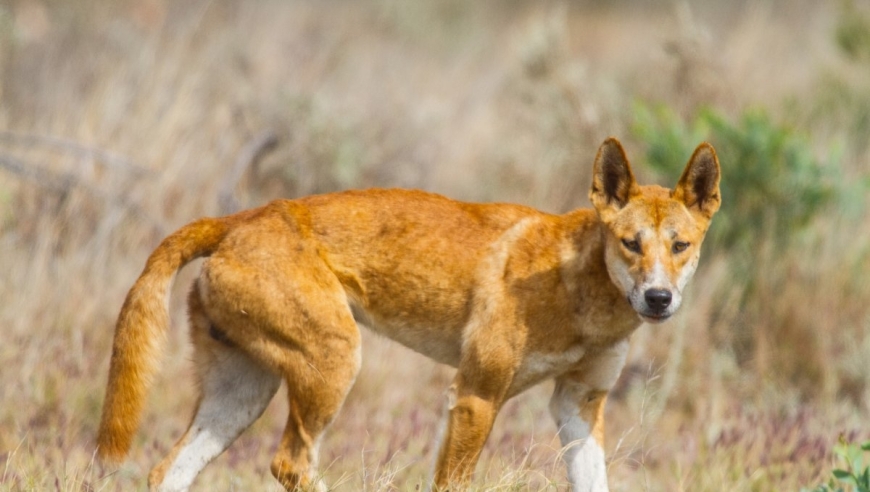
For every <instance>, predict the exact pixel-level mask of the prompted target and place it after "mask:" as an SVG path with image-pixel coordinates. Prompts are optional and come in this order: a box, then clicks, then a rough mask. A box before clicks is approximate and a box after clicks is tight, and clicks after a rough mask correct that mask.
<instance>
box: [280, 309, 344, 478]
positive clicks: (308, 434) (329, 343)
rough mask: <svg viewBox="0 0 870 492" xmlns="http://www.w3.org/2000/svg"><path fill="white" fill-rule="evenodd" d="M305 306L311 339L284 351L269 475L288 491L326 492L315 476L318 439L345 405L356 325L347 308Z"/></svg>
mask: <svg viewBox="0 0 870 492" xmlns="http://www.w3.org/2000/svg"><path fill="white" fill-rule="evenodd" d="M312 309H314V307H313V305H309V306H308V314H309V319H308V321H307V325H308V326H307V328H308V329H310V330H311V333H312V334H313V336H314V338H315V340H316V341H314V343H312V344H311V345H309V346H307V347H305V348H304V349H302V350H290V351H288V354H287V355H288V357H287V358H286V359H285V361H286V362H287V363H289V364H288V367H287V371H286V375H285V378H286V381H287V396H288V398H289V415H288V417H287V426H286V427H285V429H284V435H283V437H282V438H281V444H280V445H279V446H278V451H277V453H276V454H275V458H274V459H273V460H272V466H271V469H272V474H273V475H274V476H275V478H276V479H278V481H279V482H281V484H282V485H283V486H284V487H285V488H286V489H287V490H297V489H303V490H312V489H313V490H325V488H326V487H325V485H324V483H323V482H322V481H321V480H319V478H318V476H317V473H318V472H317V460H318V448H319V444H320V440H321V437H322V435H323V433H324V431H325V430H326V428H327V427H328V426H329V424H330V423H331V422H332V420H333V418H334V417H335V415H336V414H337V413H338V411H339V409H340V408H341V405H342V404H343V403H344V399H345V396H347V393H348V391H349V390H350V388H351V386H353V383H354V380H355V379H356V375H357V372H358V371H359V366H360V353H359V348H360V346H359V343H360V341H359V328H358V327H357V326H356V323H355V322H354V320H353V317H352V315H351V314H350V311H349V310H348V309H347V307H346V306H343V307H338V306H336V307H331V308H328V309H323V310H322V311H321V310H318V311H319V312H318V314H317V315H316V316H311V315H312V314H314V313H313V312H312V311H311V310H312Z"/></svg>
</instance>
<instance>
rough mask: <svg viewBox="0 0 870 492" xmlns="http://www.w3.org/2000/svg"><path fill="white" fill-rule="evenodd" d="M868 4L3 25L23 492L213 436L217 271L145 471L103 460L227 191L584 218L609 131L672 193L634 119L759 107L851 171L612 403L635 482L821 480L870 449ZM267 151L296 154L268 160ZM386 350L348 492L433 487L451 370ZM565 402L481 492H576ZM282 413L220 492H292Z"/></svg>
mask: <svg viewBox="0 0 870 492" xmlns="http://www.w3.org/2000/svg"><path fill="white" fill-rule="evenodd" d="M862 7H863V6H862V5H861V4H856V5H855V6H852V5H851V4H849V3H837V2H811V1H808V0H798V1H786V0H771V1H768V2H716V1H712V0H710V1H702V2H692V3H691V4H690V3H688V2H685V3H682V2H673V3H672V2H641V1H632V0H620V1H617V2H594V1H591V0H589V1H579V2H574V3H571V4H565V3H558V2H534V3H532V2H530V3H525V2H520V1H496V0H486V1H475V2H466V1H463V0H438V1H432V2H426V1H413V2H408V1H405V0H371V1H359V2H339V1H310V2H309V1H301V0H300V1H291V2H286V1H278V0H263V1H257V2H241V1H228V0H227V1H224V0H214V1H184V2H170V1H169V0H127V1H124V0H118V1H112V2H98V1H96V0H93V1H75V2H71V1H66V0H2V1H0V272H2V282H0V299H2V302H0V326H2V334H3V343H0V367H2V369H0V490H45V489H49V488H52V489H57V490H131V489H134V488H140V489H141V488H142V487H143V484H144V477H145V476H146V475H147V470H148V468H149V466H151V465H153V464H154V463H155V462H156V461H157V459H158V458H159V456H161V455H162V454H163V453H164V452H166V450H167V449H168V448H169V447H170V446H171V444H172V443H173V439H175V438H177V436H178V435H179V434H180V432H181V431H182V430H183V426H184V425H185V424H186V422H187V420H186V419H187V416H188V415H189V412H190V411H191V410H192V408H191V407H192V404H193V402H192V398H193V394H192V391H191V389H190V387H189V385H188V384H187V382H188V381H190V380H191V377H190V373H191V368H190V367H189V364H188V355H189V347H188V346H187V343H186V332H185V330H184V328H183V326H184V308H183V303H182V302H181V301H182V299H183V295H184V291H185V289H186V286H187V282H188V281H189V279H190V278H191V274H192V272H193V271H194V270H195V268H189V269H188V270H186V271H185V272H184V273H183V274H182V275H181V276H180V278H179V280H180V281H179V282H177V286H178V287H177V288H176V292H175V293H174V296H173V308H172V312H173V319H174V321H175V324H176V327H175V329H173V330H172V335H171V341H172V343H171V344H170V351H169V353H168V354H167V357H166V363H165V365H164V370H163V372H162V376H161V377H160V378H159V380H158V381H157V382H156V384H155V391H154V394H153V395H152V398H151V401H150V403H149V410H148V413H147V415H146V416H145V420H144V422H143V425H142V427H141V431H140V434H139V438H138V441H137V442H136V444H135V446H134V450H133V452H132V455H131V457H130V460H129V461H128V462H127V464H126V465H124V466H123V467H122V468H121V469H120V470H117V471H114V470H106V469H103V468H101V467H100V466H99V465H97V464H95V463H93V462H92V452H93V438H94V431H95V426H96V424H97V419H98V412H99V408H100V405H101V402H102V398H103V385H104V382H105V377H106V372H107V367H108V357H109V352H110V343H111V336H112V329H113V322H114V316H115V315H116V314H117V311H118V309H119V307H120V305H121V301H122V299H123V296H124V294H125V292H126V289H127V288H129V286H130V285H131V283H132V281H133V280H134V278H135V277H136V275H137V274H138V271H139V268H141V266H142V264H143V262H144V259H145V258H146V256H147V254H148V253H149V252H150V250H151V249H152V248H153V247H154V246H155V245H156V244H157V242H158V241H159V240H160V238H161V237H162V235H163V234H165V233H167V232H168V231H171V230H172V229H174V228H176V227H178V226H180V225H182V224H184V223H186V222H188V221H190V220H192V219H194V218H196V217H199V216H202V215H215V214H219V213H221V212H222V208H225V207H227V206H231V205H227V204H228V203H229V202H226V201H222V200H221V199H220V198H221V197H222V196H223V197H224V198H225V197H226V193H224V192H225V191H226V190H227V189H229V190H232V193H233V195H232V196H233V199H234V200H236V201H237V202H238V203H240V204H241V205H242V206H253V205H256V204H260V203H263V202H265V201H266V200H268V199H271V198H274V197H279V196H286V197H293V196H299V195H304V194H310V193H318V192H325V191H330V190H335V189H341V188H348V187H370V186H401V187H418V188H423V189H427V190H432V191H436V192H440V193H444V194H448V195H450V196H453V197H457V198H462V199H470V200H499V201H517V202H522V203H526V204H530V205H534V206H537V207H540V208H543V209H545V210H549V211H553V212H559V211H564V210H567V209H569V208H572V207H576V206H585V205H586V204H587V201H586V190H587V188H588V185H589V178H588V175H589V172H590V165H591V160H592V156H593V155H594V150H595V148H596V146H597V145H598V143H599V142H600V141H601V140H602V139H603V138H604V137H606V136H608V135H611V134H612V135H617V136H620V137H621V138H622V139H623V140H624V141H625V142H626V143H627V145H628V148H629V152H630V155H631V156H633V157H634V161H635V168H636V171H637V172H638V173H639V174H641V176H642V178H644V179H645V180H658V181H662V182H666V183H671V182H673V181H675V180H676V178H677V176H675V175H668V176H660V175H657V174H654V173H653V170H652V168H651V167H649V166H644V162H645V159H644V156H645V155H646V152H647V150H648V148H649V147H650V142H649V141H648V139H646V138H645V137H642V136H641V132H639V131H638V130H637V126H636V125H637V123H636V121H637V112H638V104H640V105H652V104H662V105H664V106H665V107H668V108H670V111H671V112H672V114H673V115H675V116H674V117H675V118H676V119H677V120H678V121H693V119H694V118H695V117H696V115H697V114H698V111H699V110H700V109H701V108H703V107H708V108H712V109H713V110H714V111H716V113H717V114H719V115H721V116H722V117H723V118H725V119H726V120H729V121H739V119H740V115H742V114H744V112H746V111H747V110H749V109H751V108H756V109H757V108H760V110H762V111H764V112H765V114H766V115H768V117H769V121H770V122H771V123H770V125H774V126H776V125H784V127H786V128H788V131H790V132H794V134H795V135H796V138H798V139H799V140H800V142H802V144H803V145H805V147H806V148H807V149H809V150H808V152H809V153H810V154H811V155H812V156H814V157H815V158H816V159H818V161H819V162H821V163H822V166H823V167H825V169H826V170H827V171H831V172H830V173H827V174H826V176H828V177H827V178H826V179H828V180H829V182H830V184H831V186H832V187H833V188H832V189H834V195H835V196H834V197H833V198H832V199H831V200H829V201H827V202H826V203H825V204H824V205H819V206H818V207H817V208H815V209H813V210H812V212H813V213H812V214H811V215H810V216H809V217H808V219H807V220H806V221H805V225H804V226H802V227H800V228H795V230H789V231H787V235H788V236H789V239H790V240H789V241H782V240H781V239H782V238H780V237H775V235H774V234H770V233H767V234H762V233H757V234H753V235H751V236H750V239H749V240H748V241H749V243H747V244H746V245H744V247H743V248H728V247H726V246H720V247H712V246H711V247H708V248H707V252H706V256H705V258H704V260H703V261H702V264H703V265H702V268H701V270H700V271H699V272H698V274H697V275H696V279H695V281H694V284H693V286H692V288H691V293H690V294H689V296H690V298H689V299H688V300H687V302H686V305H685V307H684V308H683V311H682V312H681V314H680V315H679V316H678V317H677V319H675V320H674V321H672V322H670V323H668V324H667V325H664V326H658V327H655V328H652V327H643V328H641V330H640V331H639V332H638V333H637V334H636V336H635V338H634V341H633V351H632V355H631V360H630V362H629V365H628V366H627V367H626V370H625V371H624V373H623V376H622V378H621V379H620V382H619V384H618V387H617V389H616V390H615V393H614V397H613V398H612V399H611V400H610V403H609V406H608V418H609V420H608V422H609V423H608V445H607V448H608V451H609V456H610V461H609V472H610V476H611V487H612V488H613V489H614V490H617V491H635V490H649V491H681V490H686V491H720V490H741V491H742V490H747V491H750V490H751V491H756V490H757V491H767V490H795V491H797V490H799V489H800V488H801V487H802V486H813V485H815V484H818V483H819V482H820V481H821V480H822V478H823V477H824V476H826V475H827V474H828V472H829V470H830V465H831V459H832V458H831V448H832V446H833V445H834V444H835V443H836V442H837V439H838V437H839V436H840V435H844V436H845V437H846V438H847V439H866V438H867V437H868V435H870V429H868V426H867V422H868V417H870V369H868V367H870V366H868V360H870V303H868V301H870V282H868V280H867V274H868V272H870V216H868V215H867V214H866V212H865V209H866V205H867V204H866V200H865V199H864V194H866V193H865V192H866V191H867V189H868V187H867V186H866V183H867V179H868V178H867V176H868V171H867V162H868V159H870V146H868V144H867V135H868V132H870V91H868V90H867V87H866V85H867V84H866V81H867V80H868V77H870V50H867V49H865V48H866V47H865V48H862V46H863V45H862V44H861V43H862V42H865V41H867V37H868V36H870V34H861V33H862V32H863V31H862V24H861V23H860V19H862V17H861V16H862V15H866V13H867V12H866V11H864V10H861V8H862ZM864 27H866V26H864ZM855 33H857V34H855ZM867 33H870V30H867ZM850 36H851V37H850ZM862 36H864V37H863V38H862ZM862 40H863V41H862ZM850 43H851V44H850ZM862 50H863V51H862ZM699 131H700V130H699ZM690 133H691V132H690ZM270 134H273V135H274V136H276V137H277V145H276V146H275V147H274V149H273V150H271V151H269V152H264V153H263V156H262V157H263V158H262V159H249V158H248V157H245V156H246V155H250V151H251V145H252V144H255V143H256V142H258V141H261V139H263V138H264V135H270ZM696 143H697V142H694V141H691V142H683V145H687V146H693V145H694V144H696ZM714 143H716V142H715V141H714ZM685 157H688V155H686V156H685ZM685 157H684V158H685ZM240 159H241V160H240ZM237 160H240V162H241V164H242V165H243V166H242V170H243V171H244V172H242V173H239V175H240V179H239V180H236V179H235V176H234V172H235V171H234V166H236V161H237ZM248 164H250V165H249V166H248ZM722 164H723V170H724V172H725V174H726V175H727V174H728V173H729V168H731V169H736V166H735V163H733V162H727V161H723V163H722ZM679 165H682V162H680V163H679ZM759 165H765V163H763V162H762V163H760V164H759ZM246 166H247V167H246ZM238 169H239V168H236V170H238ZM773 179H779V177H777V175H776V174H775V173H774V174H773ZM237 181H238V182H237ZM861 183H865V184H864V186H863V188H862V187H861V186H860V184H861ZM222 193H223V195H222ZM784 193H786V194H788V193H790V191H789V190H785V191H784ZM726 196H731V197H732V198H731V199H732V203H728V202H726V203H725V204H724V209H723V210H724V211H725V213H728V212H727V210H728V209H729V207H730V208H731V210H743V209H742V208H740V207H737V203H734V202H739V201H740V200H741V196H743V195H741V191H739V190H732V193H731V194H730V195H726ZM747 199H748V198H747ZM774 211H775V209H774ZM723 217H724V216H723ZM731 218H732V219H733V220H737V221H741V222H742V221H745V220H746V221H748V220H759V219H758V218H757V217H743V216H735V213H734V212H732V213H731ZM758 230H764V228H761V229H758ZM780 235H781V234H780ZM723 244H724V243H723ZM741 265H742V266H741ZM365 344H366V346H365V351H364V365H363V370H362V373H361V375H360V377H359V379H358V382H357V385H356V387H355V388H354V390H353V392H352V394H351V395H350V397H349V399H348V402H347V404H346V405H345V407H344V410H343V411H342V413H341V414H340V416H339V418H338V419H337V422H336V423H335V425H334V427H333V428H332V430H331V432H330V433H329V435H328V438H327V440H326V442H325V444H324V446H323V448H322V463H323V464H324V472H325V474H326V476H327V480H328V482H329V483H330V484H333V485H334V486H335V488H336V490H414V488H415V486H417V485H419V484H421V483H423V482H424V481H425V477H426V475H427V473H428V471H429V467H430V466H431V465H430V463H431V462H432V460H433V454H434V449H433V444H432V443H433V440H434V435H435V433H436V430H437V423H438V419H439V416H440V413H441V406H442V398H441V396H442V392H443V389H444V388H445V387H446V385H447V384H448V381H449V380H450V377H451V371H450V370H448V369H446V368H444V367H439V366H437V365H435V364H434V363H431V362H429V361H427V360H424V359H422V358H421V357H419V356H417V355H415V354H412V353H409V351H407V350H405V349H403V348H401V347H398V346H396V345H395V344H392V343H389V342H386V341H384V340H380V339H377V338H375V337H373V336H367V338H366V341H365ZM547 399H548V388H546V387H544V388H538V389H535V390H534V391H531V392H529V393H528V394H524V395H521V396H520V397H518V398H516V399H515V400H514V401H511V402H510V403H509V404H508V405H507V407H506V408H505V410H504V411H503V412H502V415H501V416H500V417H499V419H498V421H497V422H496V427H495V430H494V432H493V435H492V437H491V438H490V440H489V443H488V446H487V448H486V451H485V454H484V457H483V459H482V463H481V465H480V467H479V468H478V475H477V476H478V480H477V483H478V484H479V485H480V487H481V488H484V489H487V490H489V489H497V490H527V489H531V490H562V489H564V485H563V484H562V482H563V480H564V478H563V477H564V468H563V466H562V465H561V464H560V463H559V461H558V453H559V449H558V440H557V439H555V438H554V434H555V428H554V425H553V424H552V423H551V421H550V419H549V417H548V416H547V412H546V402H547ZM285 412H286V403H285V402H284V401H283V398H281V397H279V398H276V401H275V402H274V403H273V404H272V406H271V407H270V408H269V409H268V410H267V412H266V415H265V416H264V417H263V418H262V419H261V420H260V421H258V423H257V424H255V426H254V427H253V428H252V429H251V430H250V431H249V432H247V433H246V434H245V435H243V436H242V437H241V438H240V440H239V441H238V442H237V443H236V444H235V445H234V446H233V447H232V448H231V449H230V450H229V451H228V452H227V453H226V454H225V455H223V456H222V457H221V458H219V459H218V460H217V462H216V463H214V464H213V465H212V466H210V467H208V468H207V469H206V472H205V473H204V474H203V475H202V476H201V477H200V479H199V480H198V482H197V488H198V489H199V490H230V489H233V490H274V489H275V488H276V485H275V483H274V482H273V480H272V478H271V476H270V475H269V473H268V463H269V461H270V457H271V453H272V450H273V449H274V446H275V445H276V442H277V439H278V437H279V436H280V431H281V429H282V427H283V424H284V421H285V416H286V413H285Z"/></svg>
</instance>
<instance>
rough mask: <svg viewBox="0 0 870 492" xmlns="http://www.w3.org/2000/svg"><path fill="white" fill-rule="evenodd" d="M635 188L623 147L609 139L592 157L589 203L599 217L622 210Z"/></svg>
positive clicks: (611, 138)
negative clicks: (593, 160) (593, 162)
mask: <svg viewBox="0 0 870 492" xmlns="http://www.w3.org/2000/svg"><path fill="white" fill-rule="evenodd" d="M636 188H637V183H635V181H634V175H633V174H632V173H631V166H629V164H628V158H627V157H626V156H625V150H623V148H622V144H620V143H619V140H617V139H615V138H613V137H610V138H608V139H607V140H605V141H604V143H603V144H601V147H599V148H598V154H597V155H596V156H595V164H594V166H593V167H592V190H591V191H590V192H589V200H590V201H591V202H592V205H593V206H594V207H595V210H597V211H598V214H599V216H601V215H602V214H604V213H606V212H615V211H617V210H619V209H621V208H622V207H624V206H625V204H626V203H628V199H629V197H630V196H631V195H632V193H634V192H635V191H636ZM602 218H603V217H602Z"/></svg>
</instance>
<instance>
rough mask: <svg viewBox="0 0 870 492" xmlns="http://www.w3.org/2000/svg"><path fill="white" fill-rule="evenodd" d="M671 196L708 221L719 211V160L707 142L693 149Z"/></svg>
mask: <svg viewBox="0 0 870 492" xmlns="http://www.w3.org/2000/svg"><path fill="white" fill-rule="evenodd" d="M672 196H673V197H674V198H675V199H677V200H680V201H681V202H683V204H684V205H685V206H686V208H688V209H689V210H697V211H699V212H700V213H701V214H702V215H703V216H704V217H707V218H708V219H709V218H711V217H713V214H715V213H716V211H717V210H719V204H720V202H721V199H720V198H719V159H718V158H717V157H716V151H715V150H713V146H712V145H710V144H708V143H707V142H704V143H702V144H701V145H699V146H698V148H697V149H695V152H694V153H693V154H692V158H691V159H689V163H688V164H686V169H685V170H684V171H683V175H682V176H681V177H680V181H679V182H678V183H677V186H676V187H675V188H674V191H673V192H672Z"/></svg>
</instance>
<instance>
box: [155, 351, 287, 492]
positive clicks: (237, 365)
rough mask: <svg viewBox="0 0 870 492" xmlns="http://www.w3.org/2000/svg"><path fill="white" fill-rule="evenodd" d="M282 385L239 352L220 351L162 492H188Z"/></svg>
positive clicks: (160, 488) (158, 486)
mask: <svg viewBox="0 0 870 492" xmlns="http://www.w3.org/2000/svg"><path fill="white" fill-rule="evenodd" d="M280 382H281V379H280V378H279V377H278V376H277V375H275V374H273V373H271V372H269V371H267V370H266V369H264V368H262V367H261V366H259V365H258V364H256V363H255V362H254V361H253V360H251V359H250V358H249V357H248V356H247V355H245V354H244V353H242V352H240V351H238V350H225V351H221V352H220V353H219V354H217V355H216V356H215V359H214V361H213V362H211V364H210V366H209V368H208V372H207V373H206V374H205V375H204V377H203V380H202V400H201V401H200V404H199V408H198V410H197V413H196V417H194V420H193V423H192V424H191V426H190V429H189V430H188V431H187V434H186V435H185V436H184V438H183V441H182V443H181V448H180V449H179V450H178V452H177V454H175V457H174V459H173V461H172V463H171V464H170V465H169V466H168V469H167V470H166V473H165V475H164V476H163V479H162V480H161V481H160V483H151V484H150V485H151V488H152V490H156V491H160V492H170V491H172V492H175V491H184V490H187V488H188V487H190V484H191V483H193V480H194V479H195V478H196V476H197V475H198V474H199V472H200V471H201V470H202V469H203V468H204V467H205V465H207V464H208V463H209V462H210V461H211V460H213V459H214V458H215V457H217V456H218V455H219V454H221V453H222V452H223V451H224V450H225V449H226V448H227V447H229V445H230V444H231V443H232V442H233V441H235V440H236V438H237V437H238V436H239V434H241V433H242V431H244V430H245V429H246V428H248V426H250V425H251V423H253V421H254V420H256V419H257V417H259V416H260V415H261V414H262V413H263V411H264V410H265V409H266V406H267V405H268V404H269V402H270V401H271V400H272V397H273V396H274V395H275V392H276V391H277V390H278V386H279V385H280Z"/></svg>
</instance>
